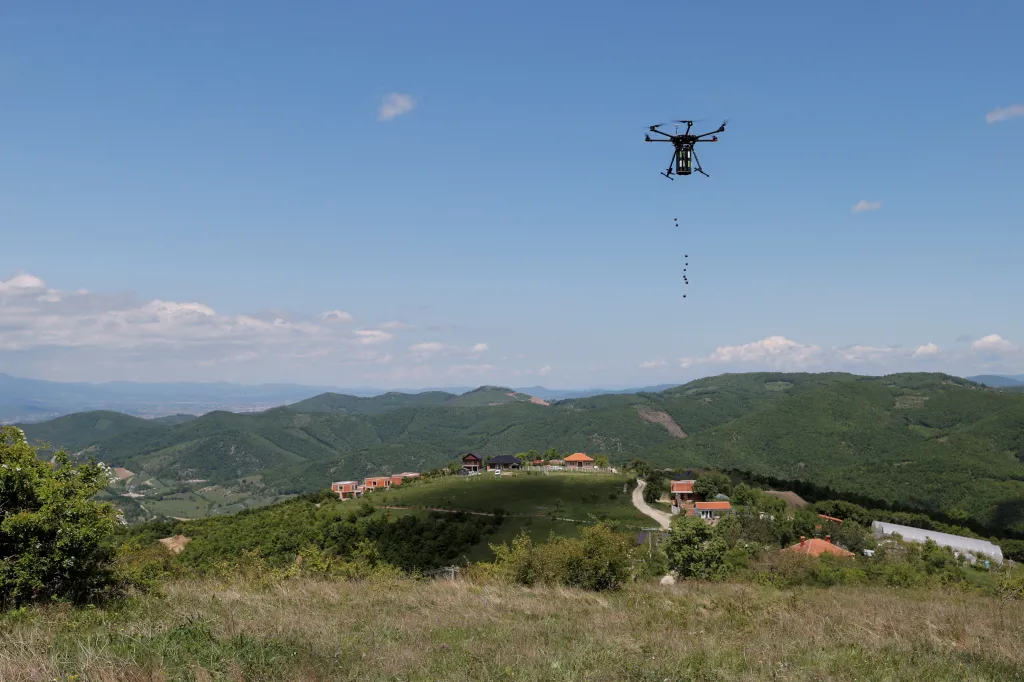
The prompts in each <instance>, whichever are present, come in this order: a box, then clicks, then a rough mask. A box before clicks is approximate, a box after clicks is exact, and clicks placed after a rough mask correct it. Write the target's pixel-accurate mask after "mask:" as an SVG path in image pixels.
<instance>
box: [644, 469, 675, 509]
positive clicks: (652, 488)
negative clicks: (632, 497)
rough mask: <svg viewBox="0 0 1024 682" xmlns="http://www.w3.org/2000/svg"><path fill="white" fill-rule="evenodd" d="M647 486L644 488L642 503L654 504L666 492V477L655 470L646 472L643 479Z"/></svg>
mask: <svg viewBox="0 0 1024 682" xmlns="http://www.w3.org/2000/svg"><path fill="white" fill-rule="evenodd" d="M645 482H646V483H647V486H646V487H645V488H644V493H643V495H644V502H646V503H647V504H654V503H655V502H657V501H658V500H660V499H661V496H662V495H663V494H664V493H665V492H667V491H668V485H669V484H668V477H667V476H665V474H663V473H662V472H660V471H658V470H657V469H652V470H650V471H649V472H648V474H647V478H646V479H645Z"/></svg>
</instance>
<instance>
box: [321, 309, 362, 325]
mask: <svg viewBox="0 0 1024 682" xmlns="http://www.w3.org/2000/svg"><path fill="white" fill-rule="evenodd" d="M320 319H321V320H323V321H324V322H354V321H355V319H356V318H354V317H352V315H350V314H349V313H346V312H345V311H344V310H328V311H327V312H326V313H320Z"/></svg>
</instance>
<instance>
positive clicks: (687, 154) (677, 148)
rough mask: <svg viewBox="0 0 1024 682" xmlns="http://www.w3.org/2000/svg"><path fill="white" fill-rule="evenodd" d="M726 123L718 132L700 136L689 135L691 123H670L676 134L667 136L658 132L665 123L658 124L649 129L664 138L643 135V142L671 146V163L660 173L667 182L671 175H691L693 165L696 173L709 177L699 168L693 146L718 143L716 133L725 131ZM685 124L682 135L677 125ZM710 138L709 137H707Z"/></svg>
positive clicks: (698, 160) (723, 123) (662, 132)
mask: <svg viewBox="0 0 1024 682" xmlns="http://www.w3.org/2000/svg"><path fill="white" fill-rule="evenodd" d="M727 122H728V121H723V122H722V125H721V126H720V127H719V128H718V130H713V131H711V132H710V133H704V134H702V135H691V134H690V129H691V128H693V121H671V123H675V124H676V134H675V135H669V134H668V133H666V132H664V131H661V130H658V128H660V127H661V126H663V125H668V124H666V123H659V124H657V125H653V126H651V127H650V130H651V132H652V133H657V134H658V135H663V136H664V138H660V137H659V138H654V139H652V138H651V136H650V135H645V136H644V140H645V141H646V142H671V143H672V146H673V148H674V149H673V150H672V162H671V163H669V165H668V168H666V169H665V170H664V171H662V173H661V174H662V175H664V176H665V177H666V178H668V179H669V180H673V179H674V178H673V177H672V175H673V174H675V175H691V174H692V173H693V171H694V168H693V164H694V163H696V164H697V169H696V170H697V172H698V173H700V174H701V175H704V176H705V177H709V178H710V177H711V176H710V175H708V174H707V173H705V172H704V169H703V168H701V167H700V159H698V158H697V153H696V151H694V148H693V147H694V145H696V144H697V143H698V142H718V133H721V132H724V131H725V124H726V123H727ZM680 123H685V124H686V131H685V132H683V133H680V132H679V124H680ZM709 136H710V137H709Z"/></svg>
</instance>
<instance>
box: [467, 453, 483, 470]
mask: <svg viewBox="0 0 1024 682" xmlns="http://www.w3.org/2000/svg"><path fill="white" fill-rule="evenodd" d="M483 463H484V458H483V457H481V456H480V455H477V454H474V453H472V452H469V453H466V454H465V455H463V456H462V468H463V469H465V470H466V471H480V469H481V468H482V467H483Z"/></svg>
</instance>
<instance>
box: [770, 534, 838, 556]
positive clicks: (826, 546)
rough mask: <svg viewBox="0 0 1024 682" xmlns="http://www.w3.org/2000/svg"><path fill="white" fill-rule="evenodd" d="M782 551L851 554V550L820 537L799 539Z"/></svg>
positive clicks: (811, 554) (813, 553) (818, 554)
mask: <svg viewBox="0 0 1024 682" xmlns="http://www.w3.org/2000/svg"><path fill="white" fill-rule="evenodd" d="M783 551H790V552H800V553H801V554H808V555H810V556H814V557H817V556H821V555H822V554H835V555H836V556H853V552H850V551H847V550H845V549H843V548H842V547H838V546H836V545H833V544H832V543H831V542H830V541H829V540H822V539H821V538H811V539H810V540H803V539H802V540H800V542H798V543H796V544H795V545H793V546H792V547H788V548H786V549H785V550H783Z"/></svg>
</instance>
